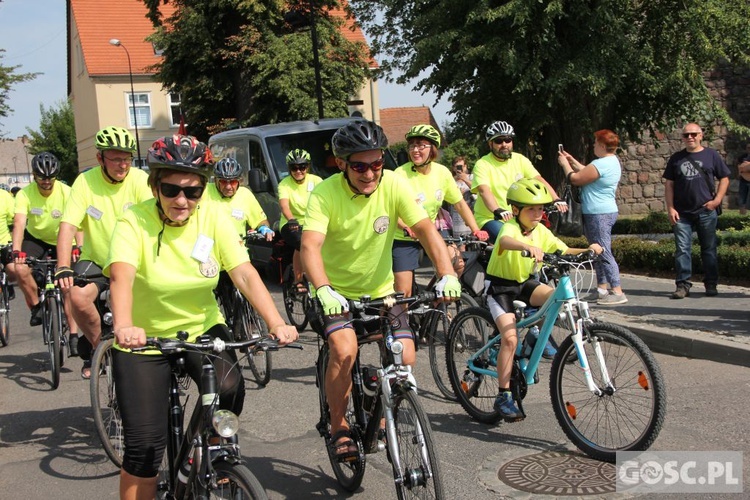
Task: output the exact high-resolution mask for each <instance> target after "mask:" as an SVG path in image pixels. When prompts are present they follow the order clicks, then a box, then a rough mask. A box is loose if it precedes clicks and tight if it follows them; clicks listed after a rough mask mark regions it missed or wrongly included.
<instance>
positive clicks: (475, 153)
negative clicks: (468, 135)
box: [440, 139, 480, 168]
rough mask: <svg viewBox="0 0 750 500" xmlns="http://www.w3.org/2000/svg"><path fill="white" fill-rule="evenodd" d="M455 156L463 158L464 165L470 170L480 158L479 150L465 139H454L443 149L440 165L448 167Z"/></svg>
mask: <svg viewBox="0 0 750 500" xmlns="http://www.w3.org/2000/svg"><path fill="white" fill-rule="evenodd" d="M457 156H463V157H465V158H466V165H468V167H469V168H472V167H474V163H476V161H477V160H478V159H479V157H480V154H479V148H478V147H477V146H476V144H474V143H473V142H471V141H469V140H467V139H456V140H455V141H452V142H450V143H449V144H447V145H445V146H444V147H443V150H442V155H441V157H440V163H442V164H443V165H446V166H449V167H450V166H451V164H452V163H453V159H454V158H455V157H457Z"/></svg>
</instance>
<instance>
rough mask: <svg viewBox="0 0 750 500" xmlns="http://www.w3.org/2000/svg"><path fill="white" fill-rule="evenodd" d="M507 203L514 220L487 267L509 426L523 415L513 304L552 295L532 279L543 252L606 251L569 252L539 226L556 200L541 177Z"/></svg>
mask: <svg viewBox="0 0 750 500" xmlns="http://www.w3.org/2000/svg"><path fill="white" fill-rule="evenodd" d="M507 201H508V204H509V205H510V206H511V210H512V212H513V217H514V218H513V219H510V220H508V221H507V222H506V223H505V224H503V227H502V229H501V230H500V235H499V236H498V239H497V243H496V245H495V250H494V251H493V252H492V256H491V257H490V262H489V264H487V278H488V280H489V287H488V293H487V306H488V307H489V309H490V312H491V313H492V317H493V318H494V320H495V324H496V325H497V329H498V331H499V332H500V335H502V341H501V342H500V352H499V354H498V356H497V381H498V384H499V392H498V396H497V398H496V399H495V405H494V407H495V411H497V412H498V413H500V416H501V417H502V418H503V419H504V420H505V421H506V422H516V421H518V420H522V419H523V414H522V413H521V412H520V411H519V410H518V407H517V406H516V404H515V402H514V401H513V394H512V393H511V390H510V372H511V369H512V367H513V356H514V355H515V352H516V347H517V346H518V335H517V333H516V315H515V309H514V307H513V301H514V300H516V299H518V300H521V301H523V302H525V303H526V304H529V305H531V306H534V307H540V306H542V305H543V304H544V303H545V301H546V300H547V299H548V298H549V297H550V296H551V295H552V292H553V289H552V288H551V287H550V286H548V285H544V284H542V283H540V282H539V281H538V280H537V279H536V278H535V277H534V276H533V274H534V267H535V265H536V263H538V262H541V261H542V258H543V257H544V253H553V252H556V251H558V250H559V251H561V252H563V253H565V254H578V253H583V252H586V251H588V250H593V251H594V252H596V253H597V254H600V253H601V252H602V247H600V246H599V245H598V244H596V243H594V244H592V245H590V246H589V248H588V249H586V248H568V247H567V246H566V245H565V243H563V242H562V241H561V240H559V239H558V238H557V237H555V235H554V234H552V232H551V231H550V230H549V229H547V228H546V227H545V226H544V224H539V222H540V221H541V220H542V215H543V214H544V206H545V205H549V204H551V203H552V201H553V197H552V195H551V194H550V192H549V190H548V189H547V187H546V186H545V185H544V184H543V183H542V182H540V181H539V180H537V179H521V180H519V181H517V182H514V183H513V184H511V186H510V189H508V193H507ZM522 251H526V252H528V253H529V254H530V256H531V258H528V257H524V256H523V255H522V254H521V252H522Z"/></svg>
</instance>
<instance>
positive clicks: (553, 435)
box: [0, 292, 750, 500]
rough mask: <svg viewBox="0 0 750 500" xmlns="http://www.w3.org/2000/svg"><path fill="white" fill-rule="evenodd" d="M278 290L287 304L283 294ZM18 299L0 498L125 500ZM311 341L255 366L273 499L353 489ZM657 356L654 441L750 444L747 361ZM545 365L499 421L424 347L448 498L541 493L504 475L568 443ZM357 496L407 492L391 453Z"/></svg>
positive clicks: (253, 400) (77, 386)
mask: <svg viewBox="0 0 750 500" xmlns="http://www.w3.org/2000/svg"><path fill="white" fill-rule="evenodd" d="M274 297H275V298H276V300H277V303H278V304H279V306H280V305H281V304H280V300H279V299H280V297H279V294H278V293H277V292H274ZM12 304H13V306H14V307H15V309H14V310H13V311H12V314H11V320H12V323H11V328H12V338H11V344H10V346H8V347H6V348H2V349H0V375H2V376H1V377H0V450H2V451H1V452H0V498H46V497H48V496H50V495H53V496H54V498H58V499H78V498H92V499H93V498H96V499H99V498H117V484H118V477H117V471H116V470H114V469H113V467H112V465H111V464H110V463H109V462H108V461H107V459H106V457H105V455H104V453H103V452H102V451H101V449H100V446H99V442H98V439H97V437H96V435H95V430H94V426H93V420H92V417H91V414H90V409H89V396H88V387H89V386H88V382H85V381H83V380H81V378H80V376H79V369H80V364H81V361H80V360H79V359H69V360H68V361H67V363H66V366H65V367H64V369H63V374H62V381H61V384H60V388H59V389H58V390H56V391H52V390H51V389H50V384H49V380H48V372H47V371H46V350H45V349H44V347H43V345H42V341H41V331H40V329H39V328H33V329H32V328H29V327H28V312H27V311H26V310H25V307H24V306H23V304H22V303H21V301H20V300H18V299H17V300H16V301H14V302H13V303H12ZM301 341H302V343H303V344H304V346H305V348H304V350H303V351H297V350H291V349H290V350H285V351H281V352H279V353H275V354H274V369H273V379H272V381H271V383H270V384H269V385H268V386H267V387H266V388H259V387H257V386H256V385H255V384H254V383H253V382H252V381H251V380H250V379H251V375H250V373H249V372H248V373H247V374H246V377H247V378H248V383H247V385H248V391H247V392H248V393H247V401H246V404H245V411H244V413H243V414H242V430H241V443H242V451H243V455H244V456H245V458H246V460H247V462H248V463H249V465H250V468H251V469H252V470H253V471H254V472H255V473H256V475H257V476H258V478H259V479H260V481H261V483H262V484H263V485H264V486H265V487H266V488H267V490H268V493H269V496H270V497H271V498H274V499H282V498H316V497H344V496H346V495H344V492H343V491H342V490H340V489H338V488H337V483H336V482H335V480H334V479H333V475H332V472H331V470H330V465H329V463H328V460H327V456H326V451H325V447H324V444H323V440H322V438H320V437H319V435H318V433H317V431H315V423H316V422H317V419H318V408H317V393H316V388H315V380H314V368H313V367H314V363H315V358H316V355H317V339H316V338H315V336H314V334H313V333H311V332H304V334H303V335H302V337H301ZM657 360H658V361H659V363H660V365H661V367H662V371H663V374H664V376H665V379H666V383H667V389H668V400H669V404H668V411H667V418H666V421H665V423H664V427H663V429H662V431H661V434H660V436H659V438H658V439H657V440H656V443H655V444H654V446H653V448H652V449H656V450H735V451H743V452H747V451H748V450H750V440H749V439H748V437H747V436H748V434H747V422H748V418H747V414H748V411H750V404H749V403H748V401H749V400H748V398H747V397H745V396H744V394H745V391H747V390H748V389H750V372H748V369H747V368H744V367H739V366H733V365H728V364H719V363H715V362H711V361H705V360H694V359H687V358H678V357H672V356H667V355H657ZM541 369H542V373H541V380H542V383H541V384H540V385H539V386H536V387H532V388H531V389H530V392H529V396H528V397H527V399H526V400H525V402H524V407H525V409H526V411H527V414H528V418H527V419H526V420H525V421H524V422H521V423H516V424H502V425H499V426H494V427H488V426H485V425H482V424H478V423H475V422H473V421H472V420H470V418H469V417H468V416H467V415H465V414H464V412H463V410H462V409H461V407H460V406H458V405H457V404H452V403H449V402H446V401H444V400H442V399H441V398H440V397H439V392H438V391H437V389H436V388H435V387H434V385H433V382H432V378H431V376H430V373H429V370H428V369H427V353H426V351H425V350H421V351H420V352H419V355H418V368H417V380H418V381H419V384H420V394H421V397H422V401H423V403H424V406H425V408H426V409H427V412H428V414H429V416H430V419H431V421H432V424H433V429H434V436H435V439H436V441H437V444H438V446H439V455H440V459H441V462H442V471H443V474H444V485H445V488H446V490H447V495H446V497H447V498H473V497H476V496H477V495H481V496H482V498H502V497H513V498H521V497H523V498H527V497H529V494H528V493H521V492H518V491H516V490H513V489H511V488H510V487H508V486H506V485H504V484H503V483H501V482H500V481H499V480H498V478H497V477H498V470H499V469H500V467H501V466H502V465H503V464H504V463H505V462H507V461H508V460H509V459H513V458H518V457H521V456H528V455H534V454H538V453H540V452H543V451H546V450H553V449H557V448H558V447H560V446H563V447H564V446H566V439H565V436H564V434H563V433H562V431H561V430H560V428H559V426H558V425H557V422H556V421H555V418H554V415H553V413H552V408H551V407H550V403H549V394H548V388H547V382H546V373H548V369H549V363H546V364H544V365H543V366H542V368H541ZM719 384H721V385H719ZM567 446H568V447H569V448H570V445H567ZM749 456H750V455H749ZM749 462H750V460H747V459H746V460H745V461H744V468H743V475H744V477H745V478H748V477H750V475H749V474H748V473H749V471H750V465H748V464H749ZM355 495H356V496H358V497H360V498H367V499H368V500H369V499H390V498H395V491H394V489H393V487H392V479H391V476H390V466H389V464H388V462H387V461H386V459H385V456H384V454H382V453H381V454H376V455H369V456H368V467H367V474H366V476H365V479H364V482H363V485H362V488H361V490H360V491H359V492H358V493H356V494H355ZM608 498H611V495H609V496H608ZM712 498H716V497H715V496H714V497H712Z"/></svg>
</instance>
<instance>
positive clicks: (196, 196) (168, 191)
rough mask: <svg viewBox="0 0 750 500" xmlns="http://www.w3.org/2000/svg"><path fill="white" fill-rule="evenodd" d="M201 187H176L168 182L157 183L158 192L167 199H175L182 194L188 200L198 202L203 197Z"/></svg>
mask: <svg viewBox="0 0 750 500" xmlns="http://www.w3.org/2000/svg"><path fill="white" fill-rule="evenodd" d="M203 189H204V188H203V186H178V185H177V184H169V183H168V182H161V183H159V191H160V192H161V194H162V195H164V196H166V197H167V198H177V196H178V195H179V194H180V192H182V194H184V195H185V198H187V199H188V200H200V198H201V196H203Z"/></svg>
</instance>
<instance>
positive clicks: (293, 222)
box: [286, 219, 299, 233]
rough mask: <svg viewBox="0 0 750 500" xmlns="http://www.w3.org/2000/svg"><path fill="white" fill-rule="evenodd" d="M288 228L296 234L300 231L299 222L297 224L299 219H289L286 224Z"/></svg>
mask: <svg viewBox="0 0 750 500" xmlns="http://www.w3.org/2000/svg"><path fill="white" fill-rule="evenodd" d="M286 228H287V229H288V230H289V231H291V232H293V233H296V232H297V231H299V222H297V219H289V220H288V221H287V223H286Z"/></svg>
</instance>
